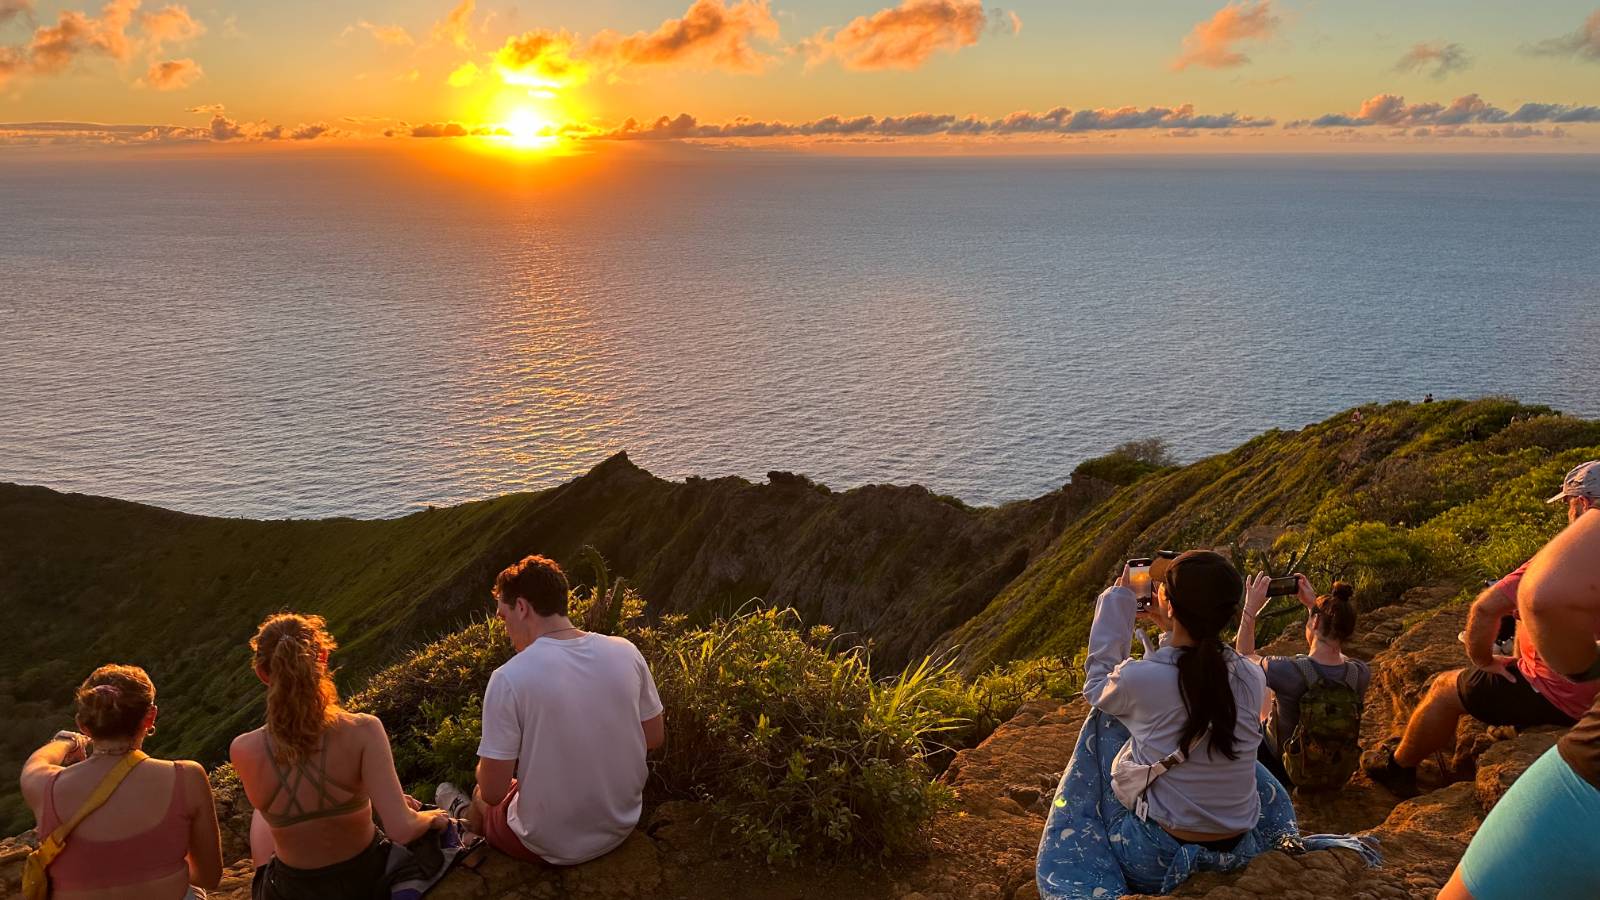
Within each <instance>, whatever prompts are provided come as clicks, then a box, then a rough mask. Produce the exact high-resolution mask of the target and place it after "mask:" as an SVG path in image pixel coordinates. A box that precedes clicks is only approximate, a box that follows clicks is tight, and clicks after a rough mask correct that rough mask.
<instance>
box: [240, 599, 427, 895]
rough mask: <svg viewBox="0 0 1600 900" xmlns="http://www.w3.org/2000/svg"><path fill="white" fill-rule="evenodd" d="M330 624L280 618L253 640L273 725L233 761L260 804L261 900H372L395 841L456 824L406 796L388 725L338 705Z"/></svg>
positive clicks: (254, 840)
mask: <svg viewBox="0 0 1600 900" xmlns="http://www.w3.org/2000/svg"><path fill="white" fill-rule="evenodd" d="M326 625H327V623H325V622H324V621H323V619H322V617H321V616H303V615H298V614H295V613H280V614H277V615H273V616H269V617H268V618H267V620H266V621H264V622H262V623H261V627H260V628H259V629H258V630H257V631H256V635H255V637H254V638H252V639H251V641H250V648H251V650H253V651H254V661H253V662H254V668H255V672H256V676H257V677H258V678H260V679H261V681H262V682H263V683H264V684H266V686H267V722H266V725H264V726H263V727H261V728H258V729H256V730H255V731H251V732H248V733H246V734H242V735H239V736H238V737H237V738H235V739H234V741H233V746H232V748H231V751H230V752H231V757H232V760H233V766H234V768H235V769H236V770H237V771H238V774H239V780H240V781H241V782H242V783H243V785H244V789H245V794H246V796H248V797H249V798H250V803H251V805H252V806H254V807H255V813H254V817H253V819H252V821H251V827H250V847H251V854H252V856H254V858H255V864H256V874H255V880H254V882H253V884H252V886H251V894H252V896H253V897H254V898H256V900H300V898H313V897H315V898H319V900H342V898H361V900H367V898H370V897H371V896H373V893H374V890H375V888H377V887H378V886H379V885H380V884H382V883H383V881H384V878H385V869H386V866H387V864H388V861H389V857H390V852H389V848H390V846H391V845H390V841H391V840H393V841H395V842H398V843H400V844H408V843H411V842H412V841H414V840H416V839H417V838H419V837H421V836H423V835H424V834H426V833H427V832H428V830H429V829H430V828H432V829H442V828H445V827H446V826H447V824H448V822H447V817H446V814H445V813H443V812H440V811H432V812H421V811H419V809H418V805H417V804H416V801H415V800H412V799H411V798H410V797H407V796H406V794H405V792H404V791H403V790H401V787H400V778H399V776H398V775H396V774H395V768H394V756H393V754H392V752H391V751H390V748H389V736H388V734H387V733H385V731H384V728H383V723H382V722H380V721H379V720H378V719H377V718H375V717H373V716H368V715H362V714H359V713H351V712H347V711H345V710H344V709H342V708H340V706H339V694H338V691H337V690H336V689H335V688H334V684H333V677H332V676H331V675H330V674H329V672H328V655H329V654H330V653H332V652H333V651H334V649H335V648H336V647H337V646H338V645H337V644H335V643H334V640H333V637H332V636H331V635H329V634H328V632H327V627H326ZM374 812H376V813H377V817H378V819H379V820H381V821H382V823H383V831H382V832H379V831H378V829H377V828H376V826H375V825H374V823H373V813H374Z"/></svg>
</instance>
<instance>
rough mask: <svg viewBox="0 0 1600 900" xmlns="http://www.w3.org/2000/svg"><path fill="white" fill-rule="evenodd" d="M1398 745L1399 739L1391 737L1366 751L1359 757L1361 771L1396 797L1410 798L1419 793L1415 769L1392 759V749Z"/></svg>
mask: <svg viewBox="0 0 1600 900" xmlns="http://www.w3.org/2000/svg"><path fill="white" fill-rule="evenodd" d="M1398 746H1400V739H1399V738H1393V737H1392V738H1389V739H1388V740H1386V741H1384V742H1383V743H1382V744H1380V745H1378V747H1377V748H1375V749H1373V750H1369V751H1367V752H1366V753H1365V754H1364V755H1363V756H1362V757H1361V771H1363V772H1365V773H1366V774H1367V777H1368V778H1370V779H1372V781H1373V783H1374V784H1381V785H1383V786H1384V787H1386V788H1388V789H1389V792H1390V793H1392V794H1394V795H1395V796H1397V797H1400V798H1402V799H1410V798H1412V797H1415V796H1417V794H1419V793H1421V791H1419V790H1417V770H1416V769H1414V768H1407V767H1405V766H1402V765H1400V764H1399V763H1397V762H1395V761H1394V751H1395V748H1396V747H1398Z"/></svg>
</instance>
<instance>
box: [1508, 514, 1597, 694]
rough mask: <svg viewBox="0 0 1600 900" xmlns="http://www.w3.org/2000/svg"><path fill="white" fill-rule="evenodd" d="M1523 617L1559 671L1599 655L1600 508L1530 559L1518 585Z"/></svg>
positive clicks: (1578, 666) (1542, 651)
mask: <svg viewBox="0 0 1600 900" xmlns="http://www.w3.org/2000/svg"><path fill="white" fill-rule="evenodd" d="M1517 604H1518V606H1519V608H1520V609H1521V613H1522V621H1523V623H1524V626H1525V627H1526V628H1527V629H1528V632H1529V635H1530V636H1531V637H1532V639H1533V644H1534V647H1535V649H1537V650H1538V651H1539V655H1540V656H1542V657H1544V658H1545V660H1546V661H1547V662H1549V663H1550V665H1551V667H1552V668H1554V669H1555V670H1556V671H1557V672H1561V673H1563V674H1565V673H1571V672H1577V671H1580V670H1581V669H1583V668H1584V667H1585V666H1587V665H1588V664H1589V663H1590V661H1592V660H1593V659H1594V653H1595V649H1594V647H1595V645H1594V633H1595V627H1594V626H1595V622H1596V620H1597V619H1600V509H1591V510H1589V511H1588V512H1586V513H1584V514H1583V515H1581V516H1579V517H1578V519H1577V521H1575V522H1573V523H1572V524H1571V525H1568V526H1567V528H1566V530H1564V531H1562V532H1561V533H1560V534H1558V535H1556V537H1555V538H1554V539H1553V540H1551V541H1550V543H1548V544H1546V545H1545V546H1544V549H1542V550H1540V551H1539V552H1538V554H1536V555H1535V556H1534V557H1533V559H1532V560H1531V561H1530V562H1529V563H1528V569H1527V572H1526V573H1525V574H1524V575H1523V576H1522V582H1521V584H1520V585H1519V586H1518V589H1517Z"/></svg>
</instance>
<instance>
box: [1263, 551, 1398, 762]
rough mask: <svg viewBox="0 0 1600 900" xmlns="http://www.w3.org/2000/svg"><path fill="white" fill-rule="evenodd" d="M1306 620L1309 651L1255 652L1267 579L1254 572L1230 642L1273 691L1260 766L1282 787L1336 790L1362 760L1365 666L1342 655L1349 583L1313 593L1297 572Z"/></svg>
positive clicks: (1349, 627) (1350, 624)
mask: <svg viewBox="0 0 1600 900" xmlns="http://www.w3.org/2000/svg"><path fill="white" fill-rule="evenodd" d="M1295 578H1296V579H1297V580H1298V582H1299V587H1300V590H1299V592H1298V594H1297V595H1296V596H1298V598H1299V600H1300V603H1301V604H1302V605H1304V606H1305V607H1306V609H1307V610H1309V611H1310V615H1309V616H1307V617H1306V632H1305V633H1306V646H1307V648H1309V652H1308V653H1302V654H1300V655H1298V656H1258V655H1256V616H1257V615H1259V614H1260V613H1261V610H1262V608H1263V607H1265V606H1266V605H1267V600H1268V599H1269V598H1268V597H1267V587H1268V584H1269V583H1270V582H1271V581H1272V579H1271V577H1269V576H1268V575H1266V574H1264V573H1258V574H1257V575H1256V576H1255V577H1253V578H1251V579H1250V580H1249V581H1248V583H1247V584H1246V586H1245V598H1244V614H1243V615H1242V616H1240V617H1239V633H1238V636H1237V637H1235V639H1234V642H1233V646H1234V649H1235V650H1237V651H1239V654H1240V655H1241V656H1246V657H1249V658H1250V659H1251V660H1252V661H1254V662H1255V663H1257V664H1258V665H1260V666H1261V670H1262V671H1263V672H1265V673H1266V674H1267V687H1268V688H1269V689H1270V690H1271V692H1272V702H1271V707H1270V710H1269V712H1268V714H1267V716H1266V719H1265V721H1264V722H1263V727H1264V729H1265V732H1266V733H1265V734H1264V735H1263V736H1262V740H1261V755H1260V759H1261V763H1262V764H1263V765H1265V766H1266V767H1267V771H1269V772H1271V773H1272V774H1273V775H1274V776H1275V777H1276V778H1277V779H1278V780H1279V781H1281V782H1283V784H1284V786H1285V787H1290V788H1296V787H1298V788H1300V789H1302V790H1332V789H1337V788H1341V787H1343V786H1344V783H1345V782H1346V781H1348V780H1349V779H1350V775H1351V773H1353V772H1354V771H1355V770H1356V766H1357V764H1358V763H1359V762H1360V760H1361V745H1360V738H1361V707H1362V704H1363V702H1364V700H1365V698H1366V694H1367V687H1368V686H1369V685H1370V684H1371V683H1372V670H1371V669H1369V668H1368V667H1367V664H1366V663H1364V662H1362V661H1361V660H1359V659H1351V658H1349V657H1348V656H1345V655H1344V642H1345V641H1348V640H1349V639H1350V638H1351V637H1352V636H1353V635H1354V634H1355V633H1356V607H1355V588H1354V587H1352V586H1350V585H1349V584H1346V583H1345V582H1342V581H1340V582H1336V583H1335V584H1334V586H1333V590H1332V591H1330V592H1329V593H1327V594H1325V595H1323V596H1321V597H1319V596H1317V594H1316V591H1315V590H1314V589H1313V588H1312V587H1311V581H1310V580H1309V579H1307V578H1306V577H1305V576H1304V575H1300V574H1296V575H1295Z"/></svg>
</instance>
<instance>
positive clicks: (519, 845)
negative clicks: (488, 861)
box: [483, 779, 544, 863]
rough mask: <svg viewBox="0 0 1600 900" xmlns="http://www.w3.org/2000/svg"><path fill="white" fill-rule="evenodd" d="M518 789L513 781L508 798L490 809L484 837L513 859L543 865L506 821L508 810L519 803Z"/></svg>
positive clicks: (485, 818)
mask: <svg viewBox="0 0 1600 900" xmlns="http://www.w3.org/2000/svg"><path fill="white" fill-rule="evenodd" d="M517 788H518V785H517V782H516V780H515V779H513V780H512V782H511V790H510V791H509V792H508V793H507V794H506V798H505V799H504V800H501V801H500V802H499V803H497V804H495V805H494V806H491V807H489V811H488V813H486V814H485V815H484V817H483V837H484V839H485V840H487V841H488V842H489V846H491V847H493V848H494V849H496V850H499V851H500V852H501V853H504V854H505V855H507V856H509V857H511V858H512V859H520V860H522V861H523V862H533V863H543V862H544V859H543V857H541V856H539V854H537V853H535V852H533V851H532V850H529V849H528V845H527V844H524V843H523V842H522V838H520V837H517V833H516V832H515V831H512V830H511V824H510V823H509V822H507V821H506V810H508V809H510V808H511V804H513V803H515V802H517Z"/></svg>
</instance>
